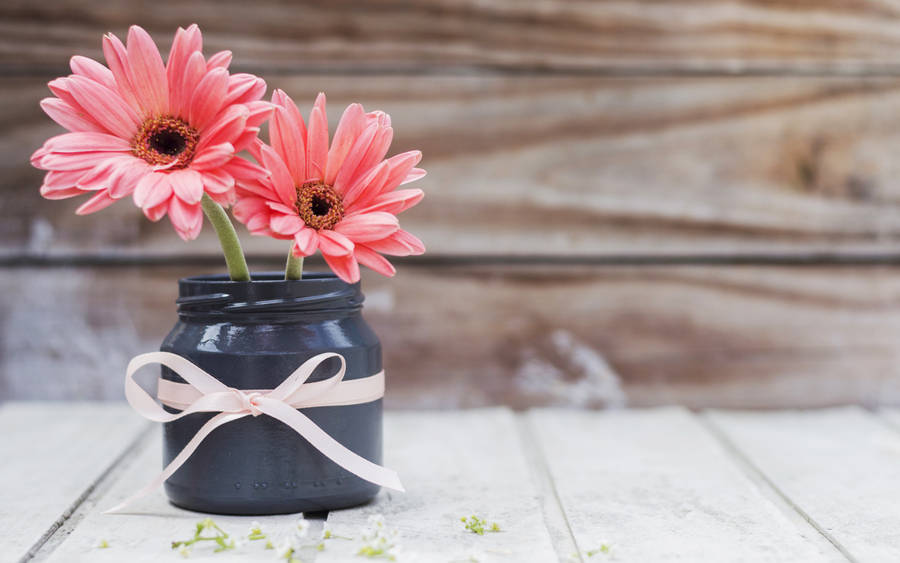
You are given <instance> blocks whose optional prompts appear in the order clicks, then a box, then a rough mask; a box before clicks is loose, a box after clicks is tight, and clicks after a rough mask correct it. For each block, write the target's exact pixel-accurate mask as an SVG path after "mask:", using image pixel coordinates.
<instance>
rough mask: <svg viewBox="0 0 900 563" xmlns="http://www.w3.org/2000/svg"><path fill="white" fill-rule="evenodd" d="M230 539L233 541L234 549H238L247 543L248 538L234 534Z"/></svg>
mask: <svg viewBox="0 0 900 563" xmlns="http://www.w3.org/2000/svg"><path fill="white" fill-rule="evenodd" d="M232 541H233V542H234V547H235V549H240V548H242V547H244V546H245V545H247V543H249V541H250V540H248V539H247V538H246V537H244V536H236V537H235V538H234V539H233V540H232Z"/></svg>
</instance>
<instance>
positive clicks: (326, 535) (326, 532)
mask: <svg viewBox="0 0 900 563" xmlns="http://www.w3.org/2000/svg"><path fill="white" fill-rule="evenodd" d="M322 539H323V540H351V541H352V540H353V538H348V537H347V536H339V535H337V534H335V533H334V532H332V531H331V528H329V527H328V522H325V525H324V526H322Z"/></svg>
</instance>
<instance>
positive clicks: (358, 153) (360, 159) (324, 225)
mask: <svg viewBox="0 0 900 563" xmlns="http://www.w3.org/2000/svg"><path fill="white" fill-rule="evenodd" d="M272 102H273V103H274V104H275V112H274V113H273V114H272V120H271V121H270V122H269V137H270V142H271V143H272V144H271V146H269V145H266V144H264V143H262V142H261V141H256V142H255V143H254V145H253V146H252V147H251V148H250V151H251V153H252V154H253V156H254V157H255V158H256V159H257V160H258V161H259V163H260V164H262V166H263V167H264V168H266V169H268V170H269V173H270V175H269V177H268V178H264V179H256V180H253V179H250V180H245V179H238V183H237V195H238V201H237V203H236V204H235V206H234V215H235V217H236V218H237V219H238V220H239V221H241V222H242V223H244V224H246V225H247V228H248V229H250V231H251V232H252V233H253V234H256V235H268V236H272V237H275V238H280V239H292V240H293V241H294V244H293V247H292V251H293V253H294V254H295V255H296V256H309V255H311V254H313V253H314V252H315V251H316V250H321V251H322V255H323V256H324V257H325V261H326V262H328V265H329V266H330V267H331V269H332V270H333V271H334V272H335V273H336V274H337V275H338V276H339V277H340V278H341V279H343V280H344V281H347V282H350V283H355V282H357V281H359V264H360V263H361V264H364V265H366V266H368V267H370V268H372V269H373V270H375V271H376V272H378V273H381V274H384V275H386V276H392V275H394V273H395V270H394V267H393V266H392V265H391V263H390V262H388V261H387V260H386V259H385V258H384V257H383V256H381V254H389V255H394V256H407V255H411V254H421V253H423V252H424V251H425V247H424V245H423V244H422V242H421V241H420V240H419V239H417V238H416V237H414V236H413V235H411V234H409V233H407V232H406V231H404V230H402V229H400V225H399V222H398V221H397V214H398V213H400V212H402V211H405V210H407V209H409V208H410V207H412V206H413V205H415V204H417V203H418V202H419V201H420V200H421V199H422V196H423V195H424V194H423V193H422V190H418V189H403V190H397V189H396V188H397V187H398V186H400V185H401V184H405V183H407V182H412V181H413V180H417V179H419V178H421V177H422V176H424V175H425V171H424V170H422V169H420V168H416V167H415V166H416V164H418V163H419V161H420V160H421V158H422V153H421V152H419V151H409V152H405V153H402V154H398V155H396V156H393V157H391V158H388V159H386V160H385V159H384V157H385V155H386V154H387V151H388V148H389V147H390V144H391V139H392V137H393V130H392V129H391V118H390V116H388V115H387V114H386V113H384V112H380V111H375V112H371V113H366V112H365V111H364V110H363V107H362V106H361V105H359V104H351V105H350V106H349V107H348V108H347V109H346V110H345V111H344V114H343V116H342V117H341V120H340V123H339V124H338V126H337V130H336V131H335V134H334V140H333V141H332V142H331V145H330V147H329V143H328V119H327V117H326V115H325V95H324V94H319V96H318V98H317V99H316V103H315V105H314V106H313V109H312V112H311V113H310V116H309V128H307V127H306V124H305V123H304V122H303V118H302V117H301V116H300V111H299V110H298V109H297V106H296V105H295V104H294V102H293V101H292V100H291V99H290V98H289V97H288V96H287V95H286V94H285V93H284V92H282V91H280V90H276V91H275V93H274V94H273V96H272Z"/></svg>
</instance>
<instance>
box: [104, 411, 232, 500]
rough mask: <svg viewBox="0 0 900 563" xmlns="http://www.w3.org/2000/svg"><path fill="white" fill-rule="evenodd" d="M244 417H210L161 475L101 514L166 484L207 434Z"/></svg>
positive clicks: (221, 414) (230, 415) (223, 415)
mask: <svg viewBox="0 0 900 563" xmlns="http://www.w3.org/2000/svg"><path fill="white" fill-rule="evenodd" d="M245 416H247V414H229V413H220V414H217V415H216V416H214V417H212V418H211V419H209V420H208V421H207V422H206V424H204V425H203V426H201V427H200V430H198V431H197V433H196V434H195V435H194V437H193V438H191V441H190V442H188V443H187V445H185V446H184V449H182V450H181V451H180V452H178V455H177V456H175V459H173V460H172V461H171V463H169V465H167V466H166V468H165V469H163V470H162V473H160V474H159V475H157V476H156V477H155V478H154V479H153V480H152V481H150V483H148V484H147V486H145V487H144V488H143V489H141V490H140V491H138V492H136V493H134V494H133V495H131V496H130V497H128V498H127V499H125V500H124V501H122V502H120V503H119V504H117V505H115V506H114V507H112V508H110V509H109V510H106V511H104V512H103V514H113V513H116V512H121V510H122V509H123V508H125V507H126V506H128V505H129V504H131V503H132V502H134V501H136V500H138V499H140V498H143V497H145V496H147V495H149V494H150V493H152V492H153V491H155V490H156V489H157V488H159V487H160V486H161V485H162V484H163V483H165V482H166V479H168V478H169V477H171V476H172V475H173V474H174V473H175V472H176V471H178V468H179V467H181V466H182V465H183V464H184V462H185V461H187V460H188V458H189V457H191V454H193V453H194V451H196V449H197V447H198V446H199V445H200V443H201V442H202V441H203V440H205V439H206V437H207V436H209V434H210V433H211V432H212V431H213V430H215V429H216V428H218V427H220V426H222V425H223V424H228V423H229V422H233V421H235V420H237V419H239V418H243V417H245Z"/></svg>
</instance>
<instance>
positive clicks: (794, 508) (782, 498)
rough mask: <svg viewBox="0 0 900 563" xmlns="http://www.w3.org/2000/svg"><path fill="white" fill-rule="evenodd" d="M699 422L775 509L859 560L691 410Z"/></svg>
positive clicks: (703, 416)
mask: <svg viewBox="0 0 900 563" xmlns="http://www.w3.org/2000/svg"><path fill="white" fill-rule="evenodd" d="M694 416H695V417H696V418H697V420H698V422H699V423H700V426H702V427H703V428H704V429H706V430H707V431H708V432H709V433H710V435H711V436H712V437H713V438H714V439H715V440H716V441H717V442H718V443H719V444H720V445H721V446H722V448H723V449H724V450H725V451H726V452H727V453H728V454H729V455H730V457H731V459H732V461H733V462H734V464H735V465H736V466H737V467H738V468H739V469H740V470H741V472H742V473H744V475H746V476H747V477H748V478H749V479H750V480H751V482H753V484H754V485H756V486H757V488H758V489H759V491H760V492H761V493H762V494H763V496H765V497H766V498H767V499H769V500H770V501H771V502H772V503H773V504H774V505H775V506H776V507H777V508H778V509H779V510H781V511H782V513H784V514H785V515H787V517H788V518H790V519H791V520H792V521H794V522H797V523H800V522H805V523H806V525H808V526H809V528H810V529H811V530H812V531H813V532H814V534H815V535H816V536H817V537H820V538H824V540H826V541H827V542H828V543H829V544H830V545H831V546H832V547H833V548H834V549H836V550H837V551H838V552H839V553H840V554H841V555H842V556H843V557H844V558H846V559H847V561H849V562H850V563H859V562H858V560H857V559H856V558H855V557H854V556H853V555H852V554H851V553H850V552H849V551H848V550H847V548H846V547H844V546H843V545H842V544H841V543H840V542H839V541H838V540H837V538H835V537H834V536H833V535H832V534H830V533H829V532H828V531H827V530H825V529H824V527H823V526H822V525H821V524H819V523H818V522H817V521H816V520H815V519H813V517H812V516H811V515H810V514H809V513H807V512H806V511H805V510H804V509H803V508H802V507H800V506H799V505H798V504H797V503H795V502H794V501H793V500H792V499H791V498H790V497H789V496H788V495H787V493H785V491H783V490H782V489H781V488H780V487H778V485H777V484H776V483H775V482H774V481H773V480H772V479H770V478H769V476H768V475H766V474H765V473H764V472H763V471H762V469H761V468H759V467H758V466H757V465H756V464H754V463H753V462H752V461H751V460H750V458H749V457H748V456H747V455H745V454H744V452H743V451H742V450H741V449H740V448H739V447H738V445H737V444H736V443H735V442H733V441H732V440H731V439H730V438H729V437H728V435H727V434H726V432H725V430H724V429H723V428H721V427H720V426H718V425H717V424H716V422H715V420H713V419H712V418H711V417H710V416H708V412H707V411H703V412H702V413H699V414H698V413H694Z"/></svg>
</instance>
